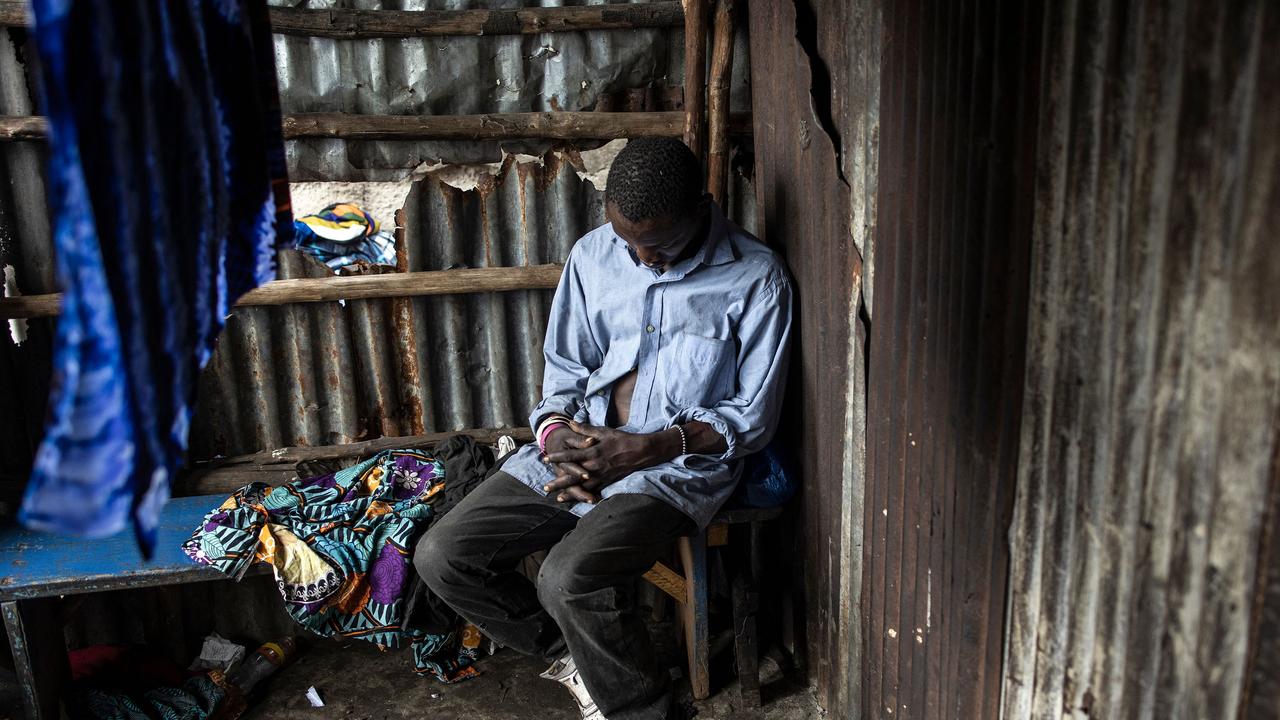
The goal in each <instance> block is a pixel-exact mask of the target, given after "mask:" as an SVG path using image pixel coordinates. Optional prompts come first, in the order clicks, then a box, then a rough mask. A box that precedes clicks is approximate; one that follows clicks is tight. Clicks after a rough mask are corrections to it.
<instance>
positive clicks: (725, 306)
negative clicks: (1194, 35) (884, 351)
mask: <svg viewBox="0 0 1280 720" xmlns="http://www.w3.org/2000/svg"><path fill="white" fill-rule="evenodd" d="M605 212H606V217H607V218H608V219H609V220H610V224H608V225H604V226H602V227H600V228H597V229H595V230H593V231H591V232H590V233H588V234H587V235H586V236H584V237H583V238H582V239H581V240H579V241H578V243H577V245H576V246H575V247H574V248H573V252H572V253H571V254H570V256H569V261H568V263H567V264H566V265H565V268H564V275H563V276H562V277H561V279H560V286H559V288H558V289H557V290H556V295H555V301H554V303H553V305H552V308H551V318H550V320H549V322H548V325H547V337H546V343H545V346H544V352H545V355H546V374H545V377H544V380H543V399H542V402H541V403H540V404H539V405H538V406H537V408H535V409H534V411H533V414H532V416H531V417H530V423H531V424H532V426H533V427H534V429H535V432H536V436H537V437H536V441H537V442H536V443H535V444H533V445H528V446H525V447H524V448H523V449H522V450H521V451H520V452H519V453H517V454H516V455H513V456H512V457H511V458H510V459H509V460H508V461H507V462H506V464H505V465H504V466H503V468H502V472H499V473H497V474H495V475H494V476H493V477H491V478H490V479H489V480H487V481H486V482H485V483H483V484H482V485H481V486H480V487H479V488H477V489H476V490H475V491H473V492H472V493H471V494H470V495H468V496H467V497H466V498H465V499H464V500H463V501H462V502H461V503H459V504H458V506H457V507H455V508H454V509H453V510H452V511H451V512H450V513H449V514H448V515H446V516H444V517H443V518H442V519H441V520H440V521H439V523H437V524H436V525H434V526H433V527H432V528H431V529H430V531H428V532H427V534H426V535H425V536H424V537H423V539H422V541H421V542H420V543H419V545H418V548H417V551H416V553H415V563H416V565H417V568H418V571H419V572H420V573H421V574H422V577H423V579H424V580H425V582H426V584H427V586H428V587H429V588H431V590H433V591H434V592H435V593H436V594H437V595H438V596H439V597H440V598H441V599H442V600H444V601H445V602H446V603H448V604H449V605H450V606H452V607H453V608H454V609H455V610H457V611H458V613H459V614H460V615H462V616H463V617H464V618H466V619H467V620H469V621H471V622H472V623H474V624H475V625H476V626H477V627H479V628H480V629H481V630H482V631H483V632H484V633H485V634H486V635H488V636H489V637H491V638H493V639H494V640H496V641H497V642H499V643H501V644H503V645H506V646H507V647H510V648H514V649H516V650H518V651H520V652H523V653H527V654H532V655H539V656H543V657H545V658H547V659H548V661H555V664H554V665H553V666H552V669H551V670H549V671H548V673H549V674H548V675H547V677H553V679H556V680H560V681H561V682H564V683H565V684H566V685H568V686H569V687H570V689H571V690H574V691H575V692H574V694H575V696H577V697H578V699H579V705H580V706H581V708H582V711H583V717H584V718H587V717H590V718H604V717H607V718H609V719H610V720H631V719H632V718H637V719H638V718H653V719H655V720H657V719H660V718H669V717H679V716H680V715H679V711H678V709H676V706H675V704H674V703H673V701H672V693H671V682H670V675H669V673H668V671H667V669H666V668H664V667H662V666H660V665H659V663H658V661H657V659H656V658H655V655H654V650H653V647H652V645H651V642H650V639H649V636H648V634H647V631H646V628H645V625H644V622H643V621H642V619H641V617H640V616H639V614H638V613H637V611H636V608H635V605H634V603H633V597H632V596H633V593H634V588H635V585H636V581H637V579H638V578H639V577H640V576H641V575H643V574H644V572H645V571H646V570H648V569H649V568H650V567H652V566H653V564H654V562H655V561H656V560H658V559H659V557H660V556H662V554H663V552H664V551H665V550H666V549H668V548H669V547H670V546H671V543H672V542H673V541H674V540H675V539H677V538H678V537H680V536H681V535H687V534H689V533H692V532H694V531H698V530H701V529H703V528H704V527H705V526H706V525H707V523H708V522H709V521H710V520H711V517H712V516H713V515H714V514H715V513H716V511H717V510H718V509H719V508H720V506H721V505H722V504H724V502H725V500H726V499H727V498H728V497H729V495H730V494H731V493H732V492H733V489H734V485H735V484H736V483H737V475H738V470H739V469H738V465H739V464H740V463H737V462H735V461H736V460H737V459H739V458H741V457H743V456H745V455H747V454H750V453H752V452H755V451H757V450H759V449H760V448H762V447H763V446H764V445H765V443H767V442H768V440H769V438H770V437H771V436H772V435H773V432H774V428H775V426H776V424H777V419H778V410H779V406H780V405H781V401H782V392H783V383H784V376H785V375H786V366H787V348H788V336H789V333H790V329H791V287H790V282H789V280H788V279H787V275H786V271H785V270H784V269H783V266H782V263H781V261H780V260H779V259H778V257H777V256H776V255H775V254H774V253H773V252H771V251H770V250H769V249H768V248H766V247H765V246H764V245H763V244H761V243H760V241H759V240H757V239H755V238H754V237H752V236H751V235H749V234H747V233H746V232H744V231H743V230H742V229H740V228H738V227H737V226H735V225H734V224H732V223H731V222H729V221H728V220H726V219H725V218H724V215H723V214H722V213H721V210H720V208H718V207H717V206H716V205H715V204H714V203H713V202H712V201H711V198H710V196H709V195H706V194H704V193H703V192H702V171H701V168H700V167H699V163H698V161H697V159H696V158H694V156H693V153H691V152H690V151H689V149H688V148H686V147H685V146H684V144H683V143H681V142H680V141H678V140H675V139H670V138H646V139H639V140H634V141H632V142H631V143H630V144H629V145H627V147H626V148H625V149H624V150H623V151H622V152H621V153H619V154H618V157H617V159H615V160H614V162H613V165H612V166H611V168H610V170H609V182H608V188H607V190H606V191H605ZM538 550H548V551H549V553H548V555H547V558H546V561H545V562H544V563H543V564H542V569H541V571H540V572H539V574H538V581H537V584H536V587H535V585H534V584H533V583H530V582H529V581H528V580H527V579H526V578H525V577H524V576H522V575H520V574H519V573H518V572H516V566H517V564H518V563H519V562H520V561H521V559H522V558H524V557H525V556H526V555H529V554H531V553H533V552H535V551H538ZM583 687H585V690H586V691H589V696H588V695H587V694H586V693H584V692H582V688H583Z"/></svg>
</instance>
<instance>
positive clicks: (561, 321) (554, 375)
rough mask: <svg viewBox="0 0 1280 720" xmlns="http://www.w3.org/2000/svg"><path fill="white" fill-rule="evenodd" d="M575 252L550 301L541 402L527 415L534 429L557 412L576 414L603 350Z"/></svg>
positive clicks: (571, 254) (566, 264)
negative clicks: (589, 314)
mask: <svg viewBox="0 0 1280 720" xmlns="http://www.w3.org/2000/svg"><path fill="white" fill-rule="evenodd" d="M576 255H577V252H576V249H575V252H573V253H570V255H569V260H568V262H567V263H565V266H564V272H563V273H562V274H561V275H560V284H559V285H558V286H557V287H556V295H555V299H554V300H553V301H552V302H551V317H550V319H549V320H547V337H546V340H545V341H544V342H543V346H542V354H543V357H544V358H545V360H546V369H545V370H544V371H543V374H542V402H540V403H538V405H537V406H536V407H534V409H533V412H532V413H531V414H530V415H529V425H530V426H531V427H534V428H536V427H537V425H538V423H539V422H541V421H542V420H543V418H546V417H547V416H548V415H552V414H555V413H559V414H562V415H567V416H569V417H573V416H574V415H575V414H577V412H578V410H579V409H580V408H581V407H582V402H583V398H584V397H585V395H586V388H587V378H589V377H590V376H591V373H592V371H593V369H594V368H597V367H599V366H600V361H601V356H602V353H601V350H600V346H599V344H598V343H597V342H596V340H595V337H594V336H593V335H592V333H591V326H590V323H589V322H588V320H587V306H586V297H585V295H584V291H583V284H582V278H581V277H580V276H579V275H578V267H577V263H576V262H575V261H574V257H575V256H576Z"/></svg>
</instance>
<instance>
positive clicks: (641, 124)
mask: <svg viewBox="0 0 1280 720" xmlns="http://www.w3.org/2000/svg"><path fill="white" fill-rule="evenodd" d="M685 120H686V118H685V114H684V113H681V112H679V111H675V112H634V113H596V112H547V113H492V114H487V115H425V116H413V115H357V114H349V113H303V114H298V115H286V116H284V123H283V131H284V136H285V139H288V140H297V139H301V138H309V137H323V138H339V139H344V140H486V139H487V140H498V139H504V138H551V139H562V140H613V139H616V138H632V137H642V136H646V135H649V136H667V137H680V136H681V133H682V132H684V131H683V127H684V123H685ZM751 132H752V127H751V115H750V114H748V113H739V114H736V115H730V116H729V134H730V135H736V136H750V135H751ZM48 136H49V122H48V121H47V120H46V119H45V118H43V117H39V116H34V115H5V116H0V142H4V141H9V142H17V141H43V140H46V139H48Z"/></svg>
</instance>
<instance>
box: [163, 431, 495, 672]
mask: <svg viewBox="0 0 1280 720" xmlns="http://www.w3.org/2000/svg"><path fill="white" fill-rule="evenodd" d="M468 443H471V444H474V443H473V441H471V439H470V438H467V440H466V442H464V443H460V444H458V445H456V446H451V449H450V453H451V455H450V457H451V458H452V457H454V456H465V457H470V458H474V459H475V460H476V462H479V463H482V466H481V467H477V468H471V467H468V466H466V465H465V464H463V463H461V462H457V463H455V462H454V461H453V460H451V461H450V465H449V466H451V467H452V468H453V469H454V472H456V473H458V475H459V479H460V480H461V479H464V478H466V479H469V478H472V477H474V476H475V475H476V474H479V475H481V476H483V474H484V473H485V472H487V470H488V467H489V465H491V464H492V456H491V455H489V456H486V455H485V454H484V453H475V452H473V451H472V448H471V447H470V446H469V445H468ZM486 458H487V460H486ZM449 466H447V465H446V464H445V462H443V461H442V460H441V459H440V457H439V456H437V455H436V454H434V453H429V452H426V451H422V450H387V451H384V452H381V453H378V454H377V455H375V456H374V457H372V458H369V459H368V460H365V461H364V462H361V463H359V464H357V465H354V466H352V467H348V468H344V469H341V470H337V471H335V472H331V473H326V474H324V475H320V476H317V477H312V478H307V479H299V480H295V481H294V482H291V483H288V484H287V485H282V486H279V487H276V488H272V487H270V486H268V485H266V484H264V483H252V484H250V485H246V486H245V487H243V488H241V489H240V490H237V491H236V492H235V493H234V494H233V495H232V496H231V497H229V498H228V499H227V500H226V501H225V502H223V503H222V505H221V506H219V507H218V508H215V509H214V510H213V511H211V512H210V513H209V514H208V515H207V516H206V517H205V519H204V522H203V523H202V524H201V525H200V527H199V528H197V529H196V531H195V533H194V534H192V536H191V538H190V539H189V540H188V541H187V542H186V543H185V544H184V545H183V550H184V551H185V552H186V553H187V555H188V556H190V557H191V558H192V559H193V560H195V561H196V562H198V563H202V564H205V565H211V566H213V567H214V568H217V569H218V570H220V571H222V572H224V573H226V574H227V575H230V576H232V577H235V578H240V577H242V576H243V575H244V573H245V572H246V571H247V570H248V568H249V566H250V565H251V564H252V563H253V562H255V561H257V562H264V563H268V564H270V565H271V567H272V570H273V571H274V573H275V578H276V584H277V586H278V587H279V589H280V593H281V595H282V596H283V597H284V601H285V609H286V611H287V612H288V613H289V615H290V616H292V617H293V619H294V620H296V621H297V622H298V623H300V624H301V625H303V626H304V627H306V628H308V629H309V630H311V631H313V632H315V633H317V634H320V635H325V636H330V637H339V638H344V639H357V640H364V641H367V642H372V643H375V644H377V645H379V646H381V647H386V648H399V647H404V646H406V645H412V647H413V657H414V666H415V669H416V671H417V672H418V673H419V674H422V675H432V676H434V677H436V678H437V679H439V680H441V681H442V682H456V681H458V680H463V679H466V678H468V677H472V676H473V675H475V674H477V673H476V670H475V669H474V668H473V667H471V666H472V664H473V663H474V662H475V660H476V658H477V655H478V648H479V646H480V633H479V631H478V630H476V629H475V628H474V627H470V626H462V627H461V628H460V625H461V623H460V622H459V620H458V617H457V615H455V614H454V613H453V612H452V611H451V610H449V609H448V608H447V607H445V606H443V604H441V603H431V602H427V603H423V604H421V605H420V606H419V609H418V611H416V612H415V613H414V616H415V617H416V618H417V620H416V621H412V620H411V619H410V618H409V617H408V615H409V608H408V604H409V600H410V598H412V597H415V593H416V592H419V591H420V585H419V583H418V582H417V574H416V573H415V572H414V569H413V562H412V560H413V558H412V553H413V549H414V547H415V545H416V541H417V539H418V537H419V536H420V535H421V534H422V532H424V531H425V530H426V529H427V527H428V526H429V525H430V524H431V522H432V520H433V519H434V518H435V517H436V506H440V505H442V504H443V503H444V500H445V497H446V494H447V493H448V490H447V489H446V488H447V486H448V484H449V481H450V478H449V474H448V473H447V472H446V467H449Z"/></svg>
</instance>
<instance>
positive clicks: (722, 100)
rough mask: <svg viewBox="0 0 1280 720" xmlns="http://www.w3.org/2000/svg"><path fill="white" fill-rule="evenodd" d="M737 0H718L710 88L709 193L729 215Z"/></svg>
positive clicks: (713, 31)
mask: <svg viewBox="0 0 1280 720" xmlns="http://www.w3.org/2000/svg"><path fill="white" fill-rule="evenodd" d="M733 4H734V0H716V16H715V24H714V25H713V29H712V37H713V43H712V46H711V84H710V86H709V87H708V93H707V94H708V96H709V98H708V100H707V125H709V126H710V128H709V138H710V142H709V144H710V148H709V150H708V153H707V192H710V193H711V195H712V196H713V197H714V198H715V199H716V202H717V203H719V205H720V207H721V208H723V209H724V210H725V211H726V212H728V208H727V207H726V205H727V204H728V202H729V87H730V80H731V79H732V77H733V14H734V8H733Z"/></svg>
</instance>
